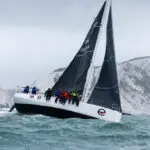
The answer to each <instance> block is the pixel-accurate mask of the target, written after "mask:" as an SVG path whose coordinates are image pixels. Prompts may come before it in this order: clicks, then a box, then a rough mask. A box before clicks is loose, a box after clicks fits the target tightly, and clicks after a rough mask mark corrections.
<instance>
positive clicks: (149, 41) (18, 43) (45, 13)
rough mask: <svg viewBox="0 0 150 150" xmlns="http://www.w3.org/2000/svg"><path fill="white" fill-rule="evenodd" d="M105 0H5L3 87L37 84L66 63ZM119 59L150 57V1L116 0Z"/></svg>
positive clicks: (1, 2)
mask: <svg viewBox="0 0 150 150" xmlns="http://www.w3.org/2000/svg"><path fill="white" fill-rule="evenodd" d="M102 2H103V1H102V0H0V70H1V72H0V85H1V87H5V88H6V87H8V88H12V87H16V85H21V84H22V85H25V84H30V83H32V82H33V81H34V80H35V79H38V78H40V77H42V76H44V75H47V74H48V73H49V72H52V71H53V70H54V69H56V68H59V67H65V66H67V65H68V64H69V62H70V61H71V60H72V58H73V57H74V55H75V53H76V52H77V51H78V50H79V48H80V46H81V44H82V42H83V40H84V38H85V36H86V34H87V32H88V30H89V28H90V26H91V24H92V22H93V20H94V17H95V16H96V15H97V13H98V11H99V9H100V8H101V6H102ZM112 3H113V8H112V11H113V25H114V38H115V49H116V59H117V62H122V61H125V60H128V59H131V58H134V57H141V56H150V29H149V28H150V0H113V2H112Z"/></svg>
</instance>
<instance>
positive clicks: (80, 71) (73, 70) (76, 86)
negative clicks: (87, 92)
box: [52, 2, 106, 93]
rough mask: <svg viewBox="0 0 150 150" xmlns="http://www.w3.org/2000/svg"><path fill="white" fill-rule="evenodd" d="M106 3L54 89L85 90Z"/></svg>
mask: <svg viewBox="0 0 150 150" xmlns="http://www.w3.org/2000/svg"><path fill="white" fill-rule="evenodd" d="M105 5H106V2H104V4H103V6H102V8H101V10H100V12H99V13H98V15H97V17H96V18H95V20H94V22H93V24H92V26H91V28H90V30H89V32H88V34H87V36H86V38H85V40H84V42H83V44H82V46H81V48H80V49H79V51H78V53H77V54H76V55H75V57H74V59H73V60H72V62H71V63H70V64H69V66H68V67H67V68H66V70H65V71H64V73H63V74H62V75H61V77H60V78H59V80H58V82H56V84H55V85H54V86H53V88H52V90H53V91H55V90H58V89H63V90H67V91H68V90H69V91H79V92H80V93H82V92H83V89H84V85H85V82H86V76H87V73H88V69H89V67H90V64H91V60H92V57H93V53H94V50H95V45H96V42H97V38H98V34H99V31H100V28H101V22H102V18H103V14H104V9H105Z"/></svg>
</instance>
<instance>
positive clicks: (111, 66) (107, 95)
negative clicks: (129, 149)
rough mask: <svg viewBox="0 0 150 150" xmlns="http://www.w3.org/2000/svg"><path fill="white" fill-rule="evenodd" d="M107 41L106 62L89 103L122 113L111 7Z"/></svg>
mask: <svg viewBox="0 0 150 150" xmlns="http://www.w3.org/2000/svg"><path fill="white" fill-rule="evenodd" d="M106 40H107V42H106V53H105V58H104V62H103V65H102V68H101V72H100V76H99V79H98V82H97V84H96V86H95V88H94V90H93V92H92V94H91V97H90V99H89V100H88V103H90V104H94V105H100V106H103V107H106V108H110V109H115V110H117V111H121V106H120V94H119V88H118V79H117V70H116V60H115V50H114V40H113V27H112V12H111V7H110V10H109V16H108V22H107V39H106Z"/></svg>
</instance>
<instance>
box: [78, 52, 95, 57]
mask: <svg viewBox="0 0 150 150" xmlns="http://www.w3.org/2000/svg"><path fill="white" fill-rule="evenodd" d="M87 53H93V51H87V52H85V53H84V54H80V55H77V56H76V57H82V56H84V55H86V54H87Z"/></svg>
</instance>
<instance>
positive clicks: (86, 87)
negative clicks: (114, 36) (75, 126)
mask: <svg viewBox="0 0 150 150" xmlns="http://www.w3.org/2000/svg"><path fill="white" fill-rule="evenodd" d="M106 5H108V1H107V0H106ZM106 10H107V6H106V7H105V10H104V14H103V18H102V22H101V25H100V28H103V22H104V20H105V15H106ZM101 31H102V30H100V32H99V34H98V37H97V42H96V45H95V51H94V53H93V58H92V61H91V65H90V68H89V70H88V74H87V78H86V83H85V86H84V91H83V96H82V101H85V102H86V101H87V100H86V99H87V91H88V85H89V84H90V78H91V75H92V73H93V71H94V65H93V62H94V60H95V56H96V53H97V50H98V44H99V39H100V36H101Z"/></svg>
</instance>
